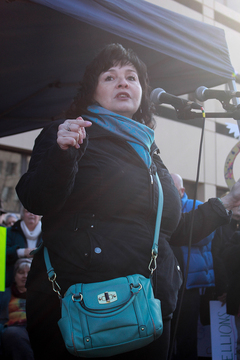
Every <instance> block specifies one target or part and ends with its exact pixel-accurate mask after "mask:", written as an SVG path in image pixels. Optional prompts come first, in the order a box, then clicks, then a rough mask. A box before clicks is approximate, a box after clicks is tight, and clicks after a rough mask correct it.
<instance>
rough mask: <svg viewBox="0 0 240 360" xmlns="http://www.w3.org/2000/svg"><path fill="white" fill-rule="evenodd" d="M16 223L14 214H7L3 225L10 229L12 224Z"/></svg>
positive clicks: (16, 219)
mask: <svg viewBox="0 0 240 360" xmlns="http://www.w3.org/2000/svg"><path fill="white" fill-rule="evenodd" d="M16 221H18V217H17V215H16V214H14V213H7V214H6V215H5V218H4V224H5V225H6V227H11V226H13V224H14V223H15V222H16Z"/></svg>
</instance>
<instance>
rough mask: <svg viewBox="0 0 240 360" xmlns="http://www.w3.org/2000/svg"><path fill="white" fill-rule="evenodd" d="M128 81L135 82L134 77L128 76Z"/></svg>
mask: <svg viewBox="0 0 240 360" xmlns="http://www.w3.org/2000/svg"><path fill="white" fill-rule="evenodd" d="M128 80H130V81H135V80H136V77H135V76H133V75H131V76H128Z"/></svg>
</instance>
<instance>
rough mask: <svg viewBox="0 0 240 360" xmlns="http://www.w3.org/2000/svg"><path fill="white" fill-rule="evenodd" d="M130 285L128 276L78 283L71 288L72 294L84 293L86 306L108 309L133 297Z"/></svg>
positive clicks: (94, 308) (95, 308)
mask: <svg viewBox="0 0 240 360" xmlns="http://www.w3.org/2000/svg"><path fill="white" fill-rule="evenodd" d="M130 285H131V284H130V282H129V279H128V278H127V277H121V278H116V279H112V280H108V281H103V282H98V283H90V284H76V285H73V286H71V288H70V289H71V293H72V294H76V295H79V293H80V294H82V296H83V303H84V306H85V307H86V308H88V309H92V310H107V309H113V308H115V307H119V306H121V305H123V304H125V303H126V302H128V301H129V300H130V299H131V297H132V292H131V287H130ZM70 289H69V290H70Z"/></svg>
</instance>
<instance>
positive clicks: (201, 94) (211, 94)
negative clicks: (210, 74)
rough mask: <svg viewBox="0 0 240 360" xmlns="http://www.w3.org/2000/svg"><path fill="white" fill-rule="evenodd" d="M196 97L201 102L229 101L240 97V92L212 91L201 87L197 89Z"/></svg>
mask: <svg viewBox="0 0 240 360" xmlns="http://www.w3.org/2000/svg"><path fill="white" fill-rule="evenodd" d="M195 96H196V98H197V99H198V100H199V101H202V102H203V101H206V100H209V99H217V100H219V101H229V100H230V99H232V98H234V97H240V91H227V90H211V89H208V88H206V87H205V86H200V87H199V88H197V89H196V91H195Z"/></svg>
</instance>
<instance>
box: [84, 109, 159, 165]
mask: <svg viewBox="0 0 240 360" xmlns="http://www.w3.org/2000/svg"><path fill="white" fill-rule="evenodd" d="M88 111H90V112H91V113H92V114H93V115H92V116H91V115H83V118H84V120H89V121H92V122H93V123H95V124H97V125H99V126H101V127H103V128H104V129H106V130H108V131H110V132H111V133H113V134H114V135H117V136H119V137H121V138H122V139H125V140H126V141H127V142H128V143H129V144H130V145H131V146H132V147H133V148H134V150H135V151H136V152H137V153H138V155H139V156H140V157H141V158H142V160H143V161H144V163H145V164H146V165H147V167H148V168H150V165H151V156H150V149H151V145H152V143H153V141H154V131H153V130H152V129H150V128H149V127H147V126H146V125H143V124H140V123H139V122H137V121H134V120H132V119H129V118H127V117H125V116H121V115H118V114H115V113H113V112H111V111H109V110H106V109H104V108H103V107H101V106H99V105H92V106H89V107H88Z"/></svg>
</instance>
